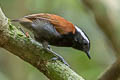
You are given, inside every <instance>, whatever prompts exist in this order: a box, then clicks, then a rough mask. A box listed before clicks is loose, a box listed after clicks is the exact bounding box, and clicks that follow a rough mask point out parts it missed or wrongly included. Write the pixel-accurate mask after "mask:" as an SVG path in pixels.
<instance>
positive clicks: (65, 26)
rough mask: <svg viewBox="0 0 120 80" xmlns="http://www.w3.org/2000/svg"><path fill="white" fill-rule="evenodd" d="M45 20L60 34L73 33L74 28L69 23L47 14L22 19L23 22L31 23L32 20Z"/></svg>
mask: <svg viewBox="0 0 120 80" xmlns="http://www.w3.org/2000/svg"><path fill="white" fill-rule="evenodd" d="M38 19H39V20H45V21H48V22H50V23H51V24H52V25H53V26H54V27H55V29H56V31H58V32H59V33H60V34H67V33H70V32H72V33H75V27H74V25H73V24H72V23H71V22H68V21H67V20H65V19H64V18H62V17H60V16H57V15H54V14H47V13H40V14H32V15H28V16H25V17H24V18H22V20H23V21H24V20H25V21H28V22H33V21H34V20H38Z"/></svg>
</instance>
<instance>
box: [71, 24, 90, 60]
mask: <svg viewBox="0 0 120 80" xmlns="http://www.w3.org/2000/svg"><path fill="white" fill-rule="evenodd" d="M75 29H76V32H75V36H74V42H73V48H75V49H78V50H81V51H83V52H85V53H86V54H87V56H88V58H89V59H91V57H90V53H89V51H90V40H89V39H88V37H87V35H86V34H85V33H84V32H83V31H82V30H81V29H80V28H78V27H77V26H75Z"/></svg>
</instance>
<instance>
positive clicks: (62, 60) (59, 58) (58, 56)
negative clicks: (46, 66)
mask: <svg viewBox="0 0 120 80" xmlns="http://www.w3.org/2000/svg"><path fill="white" fill-rule="evenodd" d="M48 50H49V51H50V52H52V53H53V54H54V55H55V56H56V57H53V58H52V59H51V60H52V61H55V60H60V61H61V62H63V63H64V64H65V65H67V66H69V64H68V63H67V62H66V61H65V60H64V58H63V57H62V56H60V55H59V54H57V53H55V52H54V51H52V50H50V49H48Z"/></svg>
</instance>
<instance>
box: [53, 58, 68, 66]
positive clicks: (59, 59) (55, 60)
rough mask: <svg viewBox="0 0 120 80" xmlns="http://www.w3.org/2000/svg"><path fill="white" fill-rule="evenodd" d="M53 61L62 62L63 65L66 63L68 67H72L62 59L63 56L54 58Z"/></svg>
mask: <svg viewBox="0 0 120 80" xmlns="http://www.w3.org/2000/svg"><path fill="white" fill-rule="evenodd" d="M51 60H52V61H56V60H60V61H61V62H63V63H64V64H65V65H67V66H68V67H69V66H70V65H69V64H68V63H67V62H66V61H65V60H64V58H63V57H61V56H57V57H53V58H52V59H51Z"/></svg>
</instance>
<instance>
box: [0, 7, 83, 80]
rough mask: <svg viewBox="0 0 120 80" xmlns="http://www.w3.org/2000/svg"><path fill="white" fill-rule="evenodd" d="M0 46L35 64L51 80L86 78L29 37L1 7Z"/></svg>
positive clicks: (78, 79)
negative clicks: (6, 15) (12, 21)
mask: <svg viewBox="0 0 120 80" xmlns="http://www.w3.org/2000/svg"><path fill="white" fill-rule="evenodd" d="M0 47H2V48H4V49H6V50H8V51H10V52H11V53H12V54H14V55H16V56H18V57H19V58H21V59H22V60H24V61H26V62H28V63H29V64H31V65H33V66H34V67H35V68H37V69H38V70H39V71H41V72H42V73H43V74H44V75H46V76H47V77H48V78H49V79H50V80H84V79H83V78H82V77H81V76H79V75H78V74H77V73H75V72H74V71H73V70H71V69H70V68H69V67H68V66H66V65H65V64H63V63H62V62H60V61H59V60H56V61H52V60H51V58H53V57H55V56H54V55H53V53H52V52H50V51H48V50H46V49H44V48H42V46H41V44H39V43H38V42H36V41H34V40H33V39H31V38H27V37H26V36H25V35H24V34H23V33H22V32H21V31H19V30H18V29H17V28H16V27H15V26H13V25H12V24H11V23H10V20H8V18H6V17H5V15H4V14H3V12H2V10H1V8H0Z"/></svg>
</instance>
